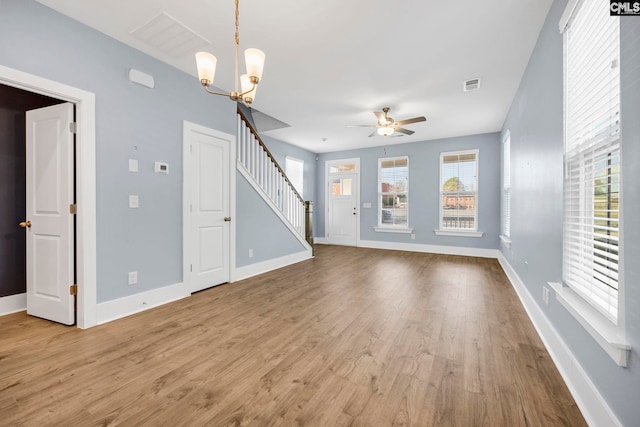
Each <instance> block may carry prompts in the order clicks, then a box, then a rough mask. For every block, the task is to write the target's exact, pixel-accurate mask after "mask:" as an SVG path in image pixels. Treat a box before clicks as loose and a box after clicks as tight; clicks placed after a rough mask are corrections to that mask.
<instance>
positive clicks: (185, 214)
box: [182, 120, 236, 296]
mask: <svg viewBox="0 0 640 427" xmlns="http://www.w3.org/2000/svg"><path fill="white" fill-rule="evenodd" d="M191 131H200V132H204V133H207V134H210V135H215V136H217V137H218V138H220V139H223V140H227V141H229V216H230V217H231V224H229V226H230V228H229V283H231V282H233V281H234V280H235V270H236V137H235V135H231V134H229V133H224V132H220V131H218V130H215V129H211V128H208V127H205V126H201V125H198V124H196V123H191V122H188V121H186V120H183V121H182V282H183V289H184V295H185V296H189V295H191V270H190V267H189V266H190V264H191V248H192V247H193V246H192V239H191V227H192V224H191V223H192V221H191V215H190V211H189V204H190V203H191V202H190V200H189V198H188V196H187V195H188V194H190V193H191V185H192V183H191V180H190V179H188V176H190V175H188V174H187V171H188V170H189V168H190V160H191V155H190V148H189V140H188V138H187V136H188V135H189V133H190V132H191Z"/></svg>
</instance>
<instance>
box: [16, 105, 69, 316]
mask: <svg viewBox="0 0 640 427" xmlns="http://www.w3.org/2000/svg"><path fill="white" fill-rule="evenodd" d="M71 122H73V104H69V103H66V104H58V105H54V106H52V107H46V108H41V109H38V110H33V111H27V129H26V136H27V141H26V148H27V150H26V151H27V153H26V154H27V168H26V169H27V177H26V178H27V218H25V221H24V223H21V224H20V225H21V226H23V227H24V228H25V230H26V233H27V313H28V314H31V315H33V316H38V317H42V318H45V319H49V320H53V321H54V322H59V323H64V324H65V325H73V323H74V322H75V313H74V296H73V295H71V293H70V292H69V288H70V286H71V285H73V283H74V278H75V277H74V263H75V260H74V255H73V254H74V231H73V230H74V216H73V215H71V214H70V213H69V205H70V204H72V203H73V202H74V197H73V193H74V180H73V175H74V167H73V158H74V156H73V150H74V147H73V146H74V137H73V133H72V132H71V130H70V128H69V124H70V123H71Z"/></svg>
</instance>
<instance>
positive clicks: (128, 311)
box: [96, 283, 190, 325]
mask: <svg viewBox="0 0 640 427" xmlns="http://www.w3.org/2000/svg"><path fill="white" fill-rule="evenodd" d="M189 295H190V294H189V293H185V286H184V284H183V283H176V284H175V285H169V286H165V287H162V288H158V289H153V290H150V291H146V292H141V293H139V294H135V295H129V296H128V297H124V298H118V299H114V300H111V301H106V302H102V303H99V304H98V305H97V306H96V309H97V313H96V319H97V324H98V325H101V324H103V323H107V322H111V321H113V320H117V319H121V318H123V317H127V316H130V315H132V314H136V313H139V312H141V311H145V310H148V309H150V308H154V307H158V306H160V305H164V304H168V303H170V302H173V301H177V300H179V299H182V298H185V297H188V296H189Z"/></svg>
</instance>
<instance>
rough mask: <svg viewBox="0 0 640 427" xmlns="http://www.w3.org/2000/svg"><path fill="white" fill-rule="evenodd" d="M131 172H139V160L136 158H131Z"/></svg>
mask: <svg viewBox="0 0 640 427" xmlns="http://www.w3.org/2000/svg"><path fill="white" fill-rule="evenodd" d="M129 172H138V161H137V160H136V159H129Z"/></svg>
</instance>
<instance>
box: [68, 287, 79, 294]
mask: <svg viewBox="0 0 640 427" xmlns="http://www.w3.org/2000/svg"><path fill="white" fill-rule="evenodd" d="M69 295H78V285H71V286H69Z"/></svg>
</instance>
